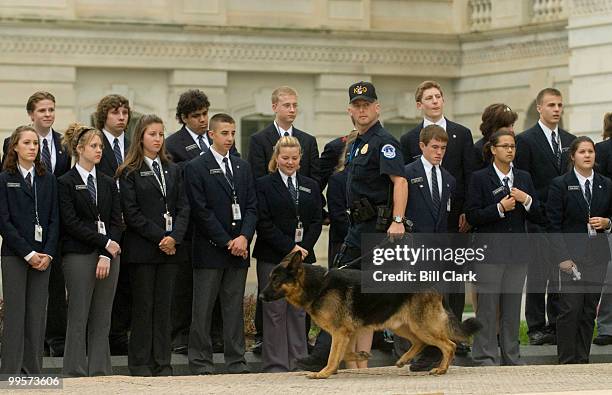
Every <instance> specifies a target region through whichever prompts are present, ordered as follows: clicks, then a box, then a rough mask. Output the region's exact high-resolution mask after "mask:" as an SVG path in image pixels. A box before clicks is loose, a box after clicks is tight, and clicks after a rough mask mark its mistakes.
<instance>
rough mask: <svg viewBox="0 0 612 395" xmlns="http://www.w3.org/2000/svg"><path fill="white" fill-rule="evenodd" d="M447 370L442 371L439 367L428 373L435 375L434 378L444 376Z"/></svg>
mask: <svg viewBox="0 0 612 395" xmlns="http://www.w3.org/2000/svg"><path fill="white" fill-rule="evenodd" d="M446 370H447V369H443V368H440V367H437V368H433V369H431V370H430V371H429V374H432V375H435V376H439V375H441V374H445V373H446Z"/></svg>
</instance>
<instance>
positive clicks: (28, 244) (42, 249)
mask: <svg viewBox="0 0 612 395" xmlns="http://www.w3.org/2000/svg"><path fill="white" fill-rule="evenodd" d="M34 183H35V184H36V195H37V196H36V200H37V201H38V219H39V221H40V225H41V226H42V228H43V239H42V242H37V241H35V240H34V225H35V224H36V212H35V209H34V200H35V199H34V188H30V187H28V186H27V185H26V183H25V180H24V179H23V177H22V175H21V173H19V172H16V173H9V172H8V171H3V172H2V173H0V200H1V201H2V204H0V235H2V238H3V242H2V250H1V252H0V253H1V254H2V256H18V257H21V258H23V257H25V256H26V255H28V254H29V253H30V252H32V251H36V252H39V253H43V254H47V255H50V256H52V257H54V258H56V257H57V255H56V254H57V247H58V243H59V228H60V219H59V207H58V200H57V181H56V180H55V177H54V176H53V175H52V174H49V173H45V175H43V176H38V175H35V176H34Z"/></svg>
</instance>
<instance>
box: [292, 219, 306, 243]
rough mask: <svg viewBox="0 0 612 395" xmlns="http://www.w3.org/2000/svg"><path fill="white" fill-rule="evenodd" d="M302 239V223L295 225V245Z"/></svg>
mask: <svg viewBox="0 0 612 395" xmlns="http://www.w3.org/2000/svg"><path fill="white" fill-rule="evenodd" d="M303 239H304V228H303V227H302V222H301V221H300V222H298V223H297V227H296V228H295V239H294V241H295V242H296V243H301V242H302V240H303Z"/></svg>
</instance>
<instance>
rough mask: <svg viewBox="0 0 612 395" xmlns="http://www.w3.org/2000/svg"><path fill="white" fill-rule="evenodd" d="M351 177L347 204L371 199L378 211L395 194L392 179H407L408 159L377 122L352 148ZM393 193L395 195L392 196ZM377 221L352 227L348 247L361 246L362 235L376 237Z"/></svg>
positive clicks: (349, 175)
mask: <svg viewBox="0 0 612 395" xmlns="http://www.w3.org/2000/svg"><path fill="white" fill-rule="evenodd" d="M349 160H350V162H349V165H348V176H347V204H348V207H353V202H355V201H358V200H360V199H361V198H367V199H368V200H369V201H370V203H371V204H372V206H373V208H374V210H376V206H384V205H387V204H389V205H390V206H391V205H392V203H393V202H392V201H391V202H387V200H388V199H389V196H391V199H393V190H392V189H391V191H390V190H389V188H390V186H391V185H392V182H391V178H390V177H389V176H400V177H405V174H404V158H403V156H402V151H401V149H400V145H399V142H398V141H397V140H396V139H395V138H394V137H393V136H391V135H390V134H389V133H388V132H387V131H386V130H385V129H384V128H383V127H382V125H381V124H380V122H376V123H375V124H374V125H372V127H370V129H368V131H367V132H366V133H364V134H362V135H359V136H358V137H357V140H355V143H354V144H353V145H352V147H351V153H350V156H349ZM390 192H391V193H390ZM375 227H376V217H374V218H373V219H372V220H370V221H366V222H363V223H359V224H353V225H352V226H350V227H349V231H348V234H347V236H346V240H345V243H346V244H348V245H349V246H351V247H356V248H359V247H360V246H361V234H362V233H374V232H375V231H376V230H375Z"/></svg>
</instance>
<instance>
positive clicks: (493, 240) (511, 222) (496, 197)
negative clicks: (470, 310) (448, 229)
mask: <svg viewBox="0 0 612 395" xmlns="http://www.w3.org/2000/svg"><path fill="white" fill-rule="evenodd" d="M512 172H513V173H514V183H513V187H515V188H518V189H520V190H521V191H523V192H525V193H527V194H528V195H529V196H531V199H532V203H531V207H530V209H529V212H527V211H526V210H525V207H524V206H523V205H522V204H521V203H518V202H517V203H516V205H515V207H514V210H512V211H509V212H507V213H505V215H504V218H501V217H500V216H499V212H498V211H497V204H498V203H499V202H500V201H501V200H502V199H503V198H504V197H505V196H506V195H505V194H504V190H503V188H502V183H501V181H500V179H499V177H498V176H497V173H496V172H495V169H494V168H493V165H492V164H489V165H488V166H487V167H485V168H484V169H482V170H478V171H477V172H474V173H473V174H472V177H471V179H470V185H469V188H468V195H467V202H466V205H465V214H466V217H467V221H468V222H469V223H470V224H471V225H472V226H473V227H474V232H476V233H481V234H486V236H479V235H476V236H475V238H476V239H477V240H480V242H481V243H486V244H487V245H488V246H489V247H488V249H489V253H488V254H487V256H488V257H492V256H496V257H499V258H498V259H497V260H496V261H495V262H494V263H512V262H516V263H522V264H526V263H528V262H529V260H530V259H531V254H530V251H531V250H530V248H531V247H530V245H529V240H528V239H527V237H522V236H521V237H519V236H516V237H511V236H508V235H506V236H504V235H503V234H508V233H525V221H526V220H527V219H528V220H529V221H531V222H533V223H537V224H543V223H544V222H545V217H544V213H543V209H542V207H541V205H540V200H539V199H538V195H537V193H536V190H535V188H534V186H533V182H532V181H531V176H530V175H529V173H527V172H526V171H523V170H520V169H517V168H516V167H514V168H513V169H512ZM484 237H486V240H484V239H483V238H484Z"/></svg>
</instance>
